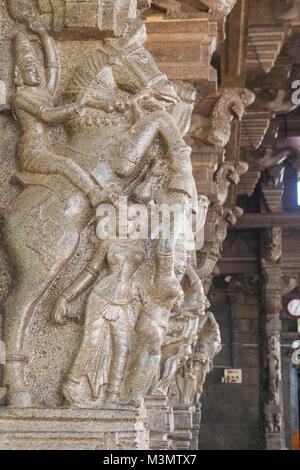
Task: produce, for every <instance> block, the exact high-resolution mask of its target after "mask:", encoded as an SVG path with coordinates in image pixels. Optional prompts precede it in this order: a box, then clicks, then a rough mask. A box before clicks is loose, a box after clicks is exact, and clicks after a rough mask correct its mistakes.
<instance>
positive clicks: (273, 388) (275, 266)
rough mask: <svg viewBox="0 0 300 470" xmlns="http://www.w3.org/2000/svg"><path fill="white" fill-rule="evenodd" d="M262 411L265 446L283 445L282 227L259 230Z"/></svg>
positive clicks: (271, 447)
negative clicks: (261, 310) (260, 231)
mask: <svg viewBox="0 0 300 470" xmlns="http://www.w3.org/2000/svg"><path fill="white" fill-rule="evenodd" d="M261 243H262V259H261V269H262V279H263V287H262V292H263V318H262V323H263V338H264V339H263V351H262V353H263V371H262V372H263V384H262V397H263V413H264V438H265V446H266V449H269V450H275V449H278V450H279V449H285V438H284V422H283V402H282V379H281V348H280V333H281V320H280V310H281V299H282V297H281V296H282V291H281V289H282V282H281V265H280V262H281V255H282V229H281V228H280V227H273V228H271V229H267V230H265V231H264V232H262V240H261Z"/></svg>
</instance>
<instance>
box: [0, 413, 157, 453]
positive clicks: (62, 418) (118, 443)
mask: <svg viewBox="0 0 300 470" xmlns="http://www.w3.org/2000/svg"><path fill="white" fill-rule="evenodd" d="M146 422H147V412H146V409H145V408H141V409H137V410H127V409H115V410H90V409H82V410H81V409H75V408H56V409H46V408H45V409H44V408H43V409H42V408H27V409H24V408H23V409H20V408H19V409H18V408H7V407H1V408H0V450H143V449H145V450H148V449H149V431H148V430H147V429H146V427H145V423H146Z"/></svg>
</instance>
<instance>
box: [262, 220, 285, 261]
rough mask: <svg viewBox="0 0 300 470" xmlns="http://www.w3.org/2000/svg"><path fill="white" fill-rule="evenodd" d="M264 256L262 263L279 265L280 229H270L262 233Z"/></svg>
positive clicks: (280, 252) (280, 254)
mask: <svg viewBox="0 0 300 470" xmlns="http://www.w3.org/2000/svg"><path fill="white" fill-rule="evenodd" d="M263 244H264V255H263V263H268V262H270V263H273V264H276V263H279V262H280V259H281V256H282V231H281V227H272V228H271V229H268V230H265V231H264V232H263Z"/></svg>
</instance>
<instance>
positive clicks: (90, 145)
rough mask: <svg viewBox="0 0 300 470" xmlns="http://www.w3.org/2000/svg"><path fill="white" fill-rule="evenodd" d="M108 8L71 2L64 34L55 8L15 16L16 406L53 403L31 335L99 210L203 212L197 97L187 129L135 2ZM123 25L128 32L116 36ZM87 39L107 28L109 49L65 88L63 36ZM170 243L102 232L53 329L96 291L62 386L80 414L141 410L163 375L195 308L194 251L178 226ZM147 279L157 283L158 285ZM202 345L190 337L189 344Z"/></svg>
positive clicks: (12, 384) (81, 62)
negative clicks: (187, 296)
mask: <svg viewBox="0 0 300 470" xmlns="http://www.w3.org/2000/svg"><path fill="white" fill-rule="evenodd" d="M106 3H108V4H106ZM106 3H105V5H104V4H103V5H102V4H100V3H99V2H96V1H93V2H82V3H81V4H80V5H79V6H78V5H77V4H76V5H75V4H73V3H72V2H68V1H64V2H60V7H61V8H62V11H63V12H64V16H63V23H62V24H63V31H62V30H61V29H60V26H59V25H58V24H57V21H58V18H57V17H56V15H57V14H58V12H59V9H57V10H54V9H53V10H52V9H51V11H50V10H49V8H50V7H51V5H52V2H39V9H37V8H34V7H33V6H32V5H33V4H32V3H31V2H25V3H20V2H17V3H13V2H11V3H9V12H10V14H11V16H12V17H13V18H14V19H15V20H16V21H17V22H19V23H20V22H21V23H24V24H25V26H26V30H24V29H23V30H22V31H20V32H19V33H18V34H17V36H16V38H15V46H14V51H15V65H16V67H15V75H16V79H15V83H16V91H15V94H14V97H13V107H14V113H15V116H16V118H17V119H18V122H19V124H20V126H21V128H22V136H21V138H20V141H19V147H18V159H19V165H20V172H18V174H17V177H18V179H19V181H20V182H21V183H22V184H23V185H24V189H23V191H22V193H21V194H20V195H19V196H17V198H16V199H14V200H13V201H12V203H11V204H10V206H9V207H8V209H7V210H6V211H5V214H4V241H5V247H6V249H7V251H8V253H9V255H10V256H11V258H12V259H13V260H14V263H15V266H16V272H17V277H16V280H15V283H14V286H13V290H12V293H11V295H10V297H9V298H8V299H7V301H6V302H5V340H6V343H7V349H8V354H7V364H6V366H5V385H6V387H7V402H8V404H9V405H10V406H15V407H17V406H19V407H25V406H44V405H43V400H44V397H43V394H42V393H41V394H40V396H39V400H40V401H39V402H38V401H37V399H36V397H35V396H34V394H33V393H32V391H31V389H30V387H29V386H28V385H27V383H26V382H25V381H24V366H25V364H26V361H27V358H28V354H30V341H29V350H28V341H27V343H26V344H27V346H25V337H26V335H27V333H28V331H27V330H28V325H29V324H30V322H31V321H32V318H33V313H34V311H35V309H36V307H37V304H38V302H39V301H40V299H41V298H43V296H45V295H48V292H49V286H50V285H51V283H53V282H55V280H56V278H57V277H58V276H59V275H60V274H61V272H62V270H63V268H64V267H65V266H66V265H67V264H68V263H69V262H70V261H71V260H72V257H73V256H74V254H75V252H76V249H77V248H78V245H79V244H80V243H81V235H82V232H83V230H84V229H85V228H86V227H87V226H88V225H89V224H91V225H90V226H91V227H93V223H94V222H96V223H97V224H99V223H100V222H101V216H100V215H99V216H96V217H95V210H96V209H98V211H99V208H101V207H102V206H101V204H106V205H107V204H108V205H110V207H112V208H114V209H115V210H116V214H118V215H119V214H120V211H121V209H120V205H119V202H120V197H126V198H128V201H129V205H132V204H134V203H137V202H138V203H143V204H144V206H145V207H146V208H148V209H149V207H150V205H151V204H153V203H154V204H159V203H166V204H169V205H172V204H177V205H179V207H181V208H182V211H183V213H184V214H187V213H188V211H190V210H194V211H197V210H198V203H197V192H196V189H195V182H194V178H193V175H192V165H191V160H190V153H191V149H190V147H189V146H187V145H186V143H185V141H184V140H183V134H184V133H185V132H186V129H187V127H188V124H189V120H190V115H191V112H192V108H193V102H194V90H191V89H189V90H187V87H184V86H181V90H183V91H182V92H181V93H182V94H185V96H186V100H187V101H188V102H187V103H186V106H185V108H184V109H185V117H184V118H183V117H182V115H183V114H184V113H178V115H177V119H176V116H175V119H176V120H177V121H178V123H179V125H181V130H180V129H179V128H178V126H177V124H176V122H175V120H174V118H173V117H172V116H171V114H170V113H171V112H172V110H173V108H174V107H175V106H176V104H178V102H179V98H178V95H177V93H176V91H175V89H174V87H173V86H172V84H171V83H170V82H169V81H168V80H167V78H166V76H164V75H163V74H162V73H161V72H160V71H159V70H158V68H157V66H156V64H155V62H154V60H153V58H152V56H151V54H150V53H149V52H148V51H147V50H146V49H145V48H144V42H145V40H146V30H145V26H144V25H143V24H142V22H141V21H139V20H137V19H135V16H136V15H135V9H134V8H132V5H133V2H130V1H124V2H123V3H122V5H119V3H118V4H116V3H114V2H113V4H112V5H113V8H110V6H112V5H110V3H111V2H106ZM76 8H79V9H80V15H77V16H76V14H75V13H76ZM90 9H92V12H93V15H90V14H88V13H87V12H88V11H90ZM120 11H122V18H125V19H126V25H125V23H124V22H120V21H119V22H118V21H116V24H117V26H118V28H119V29H118V28H116V29H114V30H113V28H112V27H111V28H110V27H109V26H107V25H106V23H105V21H106V20H105V18H106V16H107V15H108V16H109V15H112V18H117V16H118V14H120ZM124 12H126V14H124ZM101 15H102V16H101ZM105 15H106V16H105ZM115 15H117V16H115ZM96 17H97V21H96ZM49 18H50V19H51V21H50V23H49V21H48V20H49ZM76 18H77V19H76ZM109 18H110V16H109ZM106 19H107V18H106ZM75 20H76V21H75ZM100 20H101V21H102V20H103V21H104V23H105V24H104V23H103V21H102V22H101V21H100ZM107 21H108V20H107ZM109 21H111V24H112V25H113V24H115V23H114V21H112V19H111V18H110V19H109ZM124 25H125V26H126V34H125V35H124V36H122V37H116V36H118V35H120V31H121V30H122V28H123V26H124ZM81 30H82V35H81V37H82V38H84V39H87V38H89V39H92V40H94V38H95V30H97V31H99V34H100V37H104V39H103V40H102V41H100V40H97V42H96V44H95V43H93V45H92V47H91V48H87V51H86V53H85V55H84V57H79V58H78V60H77V62H76V63H75V64H74V66H73V67H71V70H70V71H69V73H68V74H67V75H68V79H67V80H65V79H64V81H63V83H61V81H62V79H61V76H62V75H63V76H64V74H66V71H65V68H64V67H65V60H66V58H65V57H64V56H61V52H58V50H59V48H58V47H57V42H59V41H60V31H61V34H63V35H65V34H69V36H68V38H70V39H71V38H72V31H76V34H77V35H78V34H79V35H80V34H81V33H80V31H81ZM105 36H111V37H107V38H105ZM54 38H55V39H54ZM87 43H89V41H87ZM68 67H70V64H68ZM175 86H176V87H177V89H179V88H180V84H179V83H177V84H175ZM57 90H59V92H57ZM183 107H184V105H183ZM180 116H181V118H182V119H181V121H180V119H179V117H180ZM180 123H181V124H180ZM54 128H56V129H57V128H58V129H59V130H60V131H62V132H61V135H63V138H62V139H59V140H55V141H54V140H53V135H52V134H53V131H54ZM105 207H106V206H105ZM97 214H98V212H97ZM184 217H185V216H184ZM93 221H94V222H93ZM135 222H136V221H135V219H134V218H133V219H131V218H130V217H129V218H128V220H127V225H128V228H130V226H131V225H133V226H134V227H135V228H136V226H135ZM97 230H98V225H97ZM120 231H121V228H120V226H118V227H117V232H118V234H120ZM162 232H163V230H161V231H160V228H159V225H157V227H156V235H157V237H156V238H158V239H159V240H158V241H157V240H155V239H154V240H147V241H144V240H134V241H133V240H130V239H125V240H122V239H119V238H117V239H114V238H108V240H105V241H103V240H102V239H101V237H99V233H98V231H96V232H95V233H96V234H97V236H98V238H99V241H97V242H96V248H95V250H94V251H95V252H94V256H93V258H92V260H91V261H90V262H89V263H88V264H87V266H86V267H85V268H84V269H83V271H82V272H81V273H79V274H78V276H77V278H76V276H75V278H74V279H73V281H72V282H71V283H70V284H69V286H67V287H66V288H65V289H64V290H63V291H62V292H61V294H60V296H59V297H58V299H57V301H56V304H55V307H54V311H53V320H54V322H55V323H56V324H60V325H61V326H62V327H63V325H65V324H66V323H68V322H69V321H70V319H72V318H73V319H74V318H75V319H76V316H74V313H73V303H74V302H75V301H77V298H78V297H79V296H81V295H84V293H85V292H87V298H86V301H85V318H84V333H83V339H82V342H81V345H80V348H79V351H78V352H77V356H76V358H75V359H74V362H73V364H72V366H71V370H70V371H69V373H68V376H67V379H66V380H65V382H64V384H63V387H62V390H63V395H64V398H65V400H66V401H67V403H68V404H70V405H73V406H76V407H80V408H103V407H104V408H105V407H118V406H122V404H127V405H128V404H132V405H134V406H139V405H140V404H141V403H142V401H143V398H144V396H145V394H146V392H147V389H148V388H149V386H150V385H151V382H152V381H153V378H154V376H155V374H156V372H157V368H158V366H159V363H160V355H161V348H162V345H163V337H164V331H165V330H167V328H168V322H169V317H170V315H172V311H173V309H175V304H178V306H177V308H178V309H179V311H180V309H181V303H182V302H183V299H184V294H183V289H182V287H181V285H180V281H178V280H177V279H176V275H175V274H176V269H177V267H178V265H180V262H179V261H176V259H177V258H176V257H178V256H179V258H180V256H182V257H183V260H182V261H181V265H182V266H181V268H180V269H181V271H180V272H182V271H183V272H185V270H187V267H186V266H185V257H186V256H187V253H186V248H180V249H179V248H178V245H177V241H178V239H179V233H178V228H175V227H173V229H172V230H171V238H170V240H166V239H164V238H163V235H162ZM95 233H94V235H95ZM129 238H130V237H129ZM176 263H177V264H176ZM145 272H149V273H150V275H148V277H147V278H146V280H144V277H143V276H145ZM151 273H152V274H151ZM133 305H134V307H133ZM49 314H50V312H49ZM146 332H147V336H144V335H145V333H146ZM191 333H192V331H191V330H189V331H188V333H185V335H186V336H187V340H188V341H190V337H189V336H190V335H191ZM145 371H147V374H148V377H147V380H146V381H145ZM170 374H171V371H168V375H170Z"/></svg>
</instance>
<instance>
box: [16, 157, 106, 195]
mask: <svg viewBox="0 0 300 470" xmlns="http://www.w3.org/2000/svg"><path fill="white" fill-rule="evenodd" d="M23 169H24V170H26V171H29V172H32V173H40V174H45V175H51V174H52V175H61V176H64V177H65V178H67V179H68V180H69V181H70V183H71V184H73V185H74V186H75V187H76V188H77V189H79V191H81V192H82V193H83V194H85V195H88V194H89V193H90V192H91V191H94V190H95V189H96V188H97V186H96V184H95V183H94V182H93V180H92V178H91V177H90V176H89V175H88V174H87V173H86V172H85V171H84V170H83V169H82V168H80V166H79V165H77V164H76V163H74V162H73V161H72V160H71V159H70V158H66V157H62V156H60V155H55V154H52V153H50V152H43V154H39V153H35V154H34V155H33V156H32V157H31V159H30V161H29V162H28V163H27V164H26V165H23Z"/></svg>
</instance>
